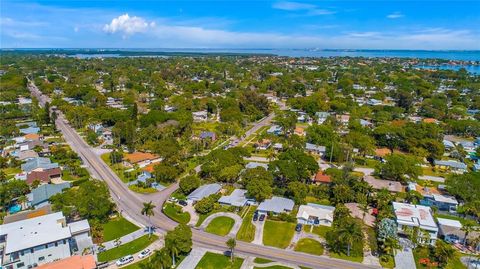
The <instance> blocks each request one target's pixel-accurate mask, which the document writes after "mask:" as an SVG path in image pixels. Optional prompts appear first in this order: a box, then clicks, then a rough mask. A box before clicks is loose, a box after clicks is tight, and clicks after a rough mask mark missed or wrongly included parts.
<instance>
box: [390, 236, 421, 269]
mask: <svg viewBox="0 0 480 269" xmlns="http://www.w3.org/2000/svg"><path fill="white" fill-rule="evenodd" d="M399 243H400V245H401V246H402V248H401V249H399V250H397V253H396V254H395V268H396V269H412V268H416V266H415V259H414V258H413V252H412V248H411V245H412V243H411V242H410V241H409V240H408V239H403V238H400V239H399Z"/></svg>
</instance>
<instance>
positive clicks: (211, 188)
mask: <svg viewBox="0 0 480 269" xmlns="http://www.w3.org/2000/svg"><path fill="white" fill-rule="evenodd" d="M221 189H222V186H221V185H220V184H217V183H213V184H207V185H203V186H200V187H198V188H197V189H196V190H194V191H193V192H192V193H190V194H189V195H188V196H187V202H188V203H190V204H193V203H195V202H198V201H200V200H202V199H203V198H205V197H207V196H210V195H212V194H216V193H218V192H219V191H220V190H221Z"/></svg>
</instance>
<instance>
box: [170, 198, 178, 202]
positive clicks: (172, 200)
mask: <svg viewBox="0 0 480 269" xmlns="http://www.w3.org/2000/svg"><path fill="white" fill-rule="evenodd" d="M168 201H170V202H173V203H176V202H177V201H178V199H177V198H175V197H170V198H168Z"/></svg>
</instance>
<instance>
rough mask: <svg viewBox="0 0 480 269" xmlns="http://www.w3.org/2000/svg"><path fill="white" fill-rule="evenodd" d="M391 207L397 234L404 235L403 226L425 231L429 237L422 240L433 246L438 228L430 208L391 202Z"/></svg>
mask: <svg viewBox="0 0 480 269" xmlns="http://www.w3.org/2000/svg"><path fill="white" fill-rule="evenodd" d="M392 205H393V211H394V213H395V217H396V221H397V224H398V232H399V233H404V227H405V226H407V227H410V228H413V227H418V228H420V229H421V230H424V231H427V232H428V233H429V235H430V238H425V239H424V240H427V242H428V243H430V244H435V241H436V240H437V234H438V227H437V224H436V223H435V220H434V219H433V216H432V211H431V209H430V207H428V206H422V205H411V204H405V203H397V202H393V203H392ZM420 235H421V234H420Z"/></svg>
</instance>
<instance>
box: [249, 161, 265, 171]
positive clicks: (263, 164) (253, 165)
mask: <svg viewBox="0 0 480 269" xmlns="http://www.w3.org/2000/svg"><path fill="white" fill-rule="evenodd" d="M257 167H263V168H265V170H268V164H266V163H258V162H249V163H247V165H246V166H245V168H247V169H254V168H257Z"/></svg>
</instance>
